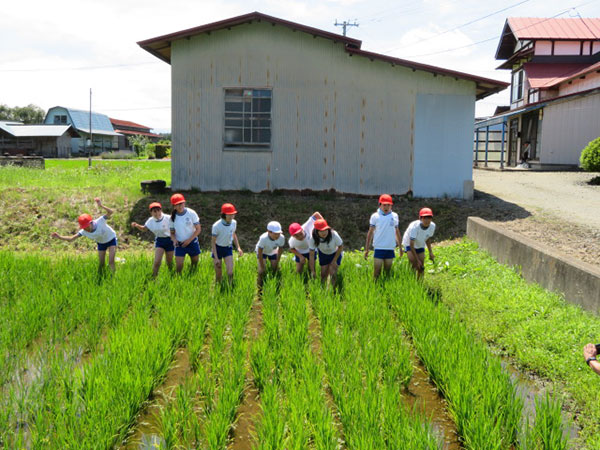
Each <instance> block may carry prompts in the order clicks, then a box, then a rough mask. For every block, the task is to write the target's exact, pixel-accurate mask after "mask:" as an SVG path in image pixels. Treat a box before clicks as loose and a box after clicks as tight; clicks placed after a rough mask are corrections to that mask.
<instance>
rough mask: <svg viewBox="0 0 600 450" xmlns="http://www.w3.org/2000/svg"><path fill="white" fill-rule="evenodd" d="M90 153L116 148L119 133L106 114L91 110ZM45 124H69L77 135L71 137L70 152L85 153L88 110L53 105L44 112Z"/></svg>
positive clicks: (88, 127)
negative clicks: (91, 146) (91, 141)
mask: <svg viewBox="0 0 600 450" xmlns="http://www.w3.org/2000/svg"><path fill="white" fill-rule="evenodd" d="M91 115H92V118H91V121H92V130H91V131H92V139H93V150H92V153H94V154H97V153H102V152H104V151H108V150H116V149H117V148H118V137H119V136H120V134H119V133H117V132H115V130H114V129H113V126H112V124H111V123H110V120H109V118H108V116H106V115H104V114H100V113H96V112H93V111H92V114H91ZM44 123H45V124H48V125H50V124H52V125H71V126H72V127H73V129H74V130H75V131H76V132H77V134H78V137H74V138H72V139H71V153H72V154H73V155H77V154H86V153H87V151H88V148H87V147H86V143H87V141H88V140H89V139H90V112H89V111H82V110H79V109H73V108H65V107H63V106H54V107H52V108H50V109H49V110H48V112H47V113H46V118H45V119H44Z"/></svg>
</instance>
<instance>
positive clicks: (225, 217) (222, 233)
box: [210, 203, 244, 283]
mask: <svg viewBox="0 0 600 450" xmlns="http://www.w3.org/2000/svg"><path fill="white" fill-rule="evenodd" d="M236 214H237V211H236V209H235V206H233V205H232V204H231V203H224V204H223V205H222V206H221V219H219V220H217V221H216V222H215V223H214V224H213V226H212V239H211V243H210V246H211V248H212V257H213V262H214V265H215V276H216V280H217V283H219V282H220V281H221V279H222V278H223V266H222V264H221V260H222V259H224V260H225V267H226V268H227V276H228V277H229V282H230V283H231V282H232V281H233V247H232V245H231V244H232V243H235V246H236V248H237V252H238V254H239V255H240V256H242V255H243V254H244V252H242V249H241V248H240V243H239V242H238V238H237V234H236V233H235V230H236V229H237V222H236V220H235V219H234V217H235V215H236Z"/></svg>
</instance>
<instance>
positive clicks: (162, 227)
mask: <svg viewBox="0 0 600 450" xmlns="http://www.w3.org/2000/svg"><path fill="white" fill-rule="evenodd" d="M144 226H145V227H146V228H148V229H149V230H150V231H152V232H153V233H154V235H155V236H156V237H159V238H165V237H171V233H170V229H169V219H167V217H166V216H165V215H164V214H162V215H161V216H160V219H158V220H156V219H155V218H154V217H150V218H149V219H148V220H146V223H145V224H144Z"/></svg>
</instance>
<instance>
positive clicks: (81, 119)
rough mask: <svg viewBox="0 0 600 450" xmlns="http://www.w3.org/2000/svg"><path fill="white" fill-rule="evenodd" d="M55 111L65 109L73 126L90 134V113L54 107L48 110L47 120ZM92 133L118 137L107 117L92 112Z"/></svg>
mask: <svg viewBox="0 0 600 450" xmlns="http://www.w3.org/2000/svg"><path fill="white" fill-rule="evenodd" d="M54 109H64V110H66V111H67V114H68V115H69V118H70V119H71V120H70V122H71V125H73V128H75V129H76V130H77V131H82V132H84V133H88V134H89V132H90V112H89V111H83V110H81V109H74V108H67V107H65V106H53V107H52V108H50V109H49V110H48V113H47V114H46V120H48V116H49V115H50V112H51V111H52V110H54ZM92 133H93V134H100V135H104V136H118V135H119V134H118V133H115V131H114V129H113V126H112V124H111V123H110V120H109V118H108V116H107V115H105V114H101V113H97V112H94V111H92Z"/></svg>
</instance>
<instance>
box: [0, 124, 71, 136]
mask: <svg viewBox="0 0 600 450" xmlns="http://www.w3.org/2000/svg"><path fill="white" fill-rule="evenodd" d="M0 129H2V130H4V131H6V132H7V133H9V134H11V135H13V136H14V137H60V136H63V135H64V134H65V133H69V134H71V135H75V134H76V133H75V130H73V128H72V127H71V125H23V124H15V123H10V122H0ZM69 131H70V132H69Z"/></svg>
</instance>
